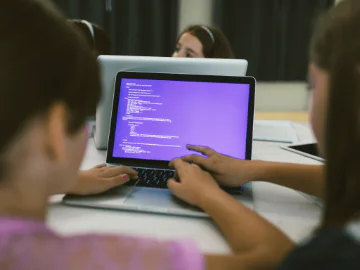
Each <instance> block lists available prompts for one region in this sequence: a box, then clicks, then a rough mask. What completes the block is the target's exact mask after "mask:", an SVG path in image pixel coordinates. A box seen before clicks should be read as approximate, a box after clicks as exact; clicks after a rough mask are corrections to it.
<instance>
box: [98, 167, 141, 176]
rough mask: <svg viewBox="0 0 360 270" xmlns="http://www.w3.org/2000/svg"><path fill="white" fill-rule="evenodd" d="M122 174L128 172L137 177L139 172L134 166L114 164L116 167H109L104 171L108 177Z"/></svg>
mask: <svg viewBox="0 0 360 270" xmlns="http://www.w3.org/2000/svg"><path fill="white" fill-rule="evenodd" d="M121 174H127V175H129V176H130V177H135V176H137V175H138V172H137V171H135V170H134V169H132V168H129V167H126V166H114V167H108V168H106V169H105V171H104V175H105V176H106V177H114V176H118V175H121Z"/></svg>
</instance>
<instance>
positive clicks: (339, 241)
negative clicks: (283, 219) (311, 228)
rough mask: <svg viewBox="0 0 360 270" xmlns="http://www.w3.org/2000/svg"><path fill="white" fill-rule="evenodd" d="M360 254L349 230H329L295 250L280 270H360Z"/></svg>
mask: <svg viewBox="0 0 360 270" xmlns="http://www.w3.org/2000/svg"><path fill="white" fill-rule="evenodd" d="M359 254H360V245H359V242H358V240H357V239H356V237H354V235H352V234H351V233H350V232H349V231H348V230H344V229H341V228H333V229H327V230H325V231H323V232H320V233H318V234H317V235H316V236H315V237H313V238H312V239H311V240H310V241H308V242H307V243H305V244H303V245H301V246H299V247H298V248H297V249H295V250H294V251H293V252H292V253H291V254H290V255H289V256H288V257H287V258H286V260H285V261H284V262H283V264H282V265H281V266H280V267H279V268H278V269H279V270H288V269H291V270H297V269H299V270H300V269H308V270H312V269H314V270H315V269H329V270H340V269H346V270H352V269H359V265H360V255H359Z"/></svg>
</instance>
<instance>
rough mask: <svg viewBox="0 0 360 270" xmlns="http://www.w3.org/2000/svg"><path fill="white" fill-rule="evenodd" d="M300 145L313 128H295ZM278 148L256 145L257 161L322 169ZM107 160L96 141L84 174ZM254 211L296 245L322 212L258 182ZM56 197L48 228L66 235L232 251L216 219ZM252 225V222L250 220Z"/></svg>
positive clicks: (284, 190)
mask: <svg viewBox="0 0 360 270" xmlns="http://www.w3.org/2000/svg"><path fill="white" fill-rule="evenodd" d="M294 126H295V128H296V131H297V133H298V136H299V138H300V140H309V138H311V133H310V131H309V129H308V127H307V126H305V125H300V124H294ZM279 146H280V144H278V143H269V142H254V148H253V157H254V159H262V160H270V161H283V162H298V163H306V164H318V162H317V161H314V160H311V159H308V158H306V157H303V156H300V155H296V154H293V153H291V152H287V151H284V150H281V149H280V148H279ZM104 161H105V152H99V151H97V150H96V149H95V147H94V143H93V140H92V139H90V140H89V142H88V149H87V152H86V156H85V160H84V162H83V164H82V169H87V168H90V167H92V166H94V165H96V164H99V163H103V162H104ZM253 190H254V208H255V211H257V212H258V213H259V214H260V215H261V216H263V217H264V218H266V219H268V220H269V221H270V222H272V223H273V224H275V225H276V226H278V227H279V228H280V229H281V230H283V231H284V232H285V233H286V234H287V235H289V236H290V237H291V238H292V239H293V240H294V241H299V240H301V239H303V238H304V237H306V236H307V235H308V234H309V233H311V231H312V230H313V229H314V228H315V227H316V225H317V223H318V221H319V217H320V210H321V209H320V208H319V207H318V206H317V205H315V204H313V203H311V202H310V201H308V200H307V199H305V198H304V197H303V196H302V195H300V194H299V193H298V192H296V191H293V190H290V189H287V188H283V187H280V186H276V185H272V184H268V183H262V182H256V183H254V184H253ZM60 199H61V198H60V197H59V196H57V197H54V198H53V199H52V203H51V206H50V209H49V215H48V220H47V222H48V224H49V226H50V227H51V228H53V229H55V230H56V231H57V232H59V233H61V234H63V235H71V234H75V233H89V232H91V233H114V234H127V235H136V236H146V237H155V238H157V239H179V238H188V239H192V240H193V241H195V242H196V243H197V244H198V246H199V247H200V249H201V250H203V251H204V252H213V253H228V252H229V251H230V250H229V246H228V245H227V243H226V241H225V239H224V238H223V236H222V235H221V233H220V232H219V231H218V230H217V228H216V227H215V225H214V224H213V222H212V221H211V220H210V219H204V218H203V219H198V218H187V217H176V216H165V215H155V214H144V213H133V212H121V211H106V210H96V209H87V208H75V207H69V206H64V205H62V204H61V203H60ZM244 222H246V221H244Z"/></svg>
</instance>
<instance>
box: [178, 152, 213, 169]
mask: <svg viewBox="0 0 360 270" xmlns="http://www.w3.org/2000/svg"><path fill="white" fill-rule="evenodd" d="M181 159H182V160H183V161H185V162H188V163H195V164H198V165H200V166H203V167H206V165H207V162H208V159H207V158H204V157H202V156H199V155H191V156H185V157H182V158H181Z"/></svg>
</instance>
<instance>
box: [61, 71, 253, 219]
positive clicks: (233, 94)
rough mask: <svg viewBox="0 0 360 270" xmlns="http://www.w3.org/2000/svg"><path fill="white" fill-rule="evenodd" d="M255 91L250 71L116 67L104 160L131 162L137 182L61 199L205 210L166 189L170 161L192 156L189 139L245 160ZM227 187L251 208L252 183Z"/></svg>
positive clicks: (165, 210) (155, 209) (190, 212)
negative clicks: (232, 73) (230, 72)
mask: <svg viewBox="0 0 360 270" xmlns="http://www.w3.org/2000/svg"><path fill="white" fill-rule="evenodd" d="M254 94H255V80H254V79H253V78H250V77H222V76H205V75H178V74H177V75H174V74H161V73H131V72H120V73H118V74H117V77H116V84H115V92H114V103H113V111H112V116H111V127H110V133H109V144H108V152H107V163H108V164H109V165H112V166H117V165H120V164H121V165H126V166H130V167H133V168H135V169H136V170H137V171H138V172H139V181H136V182H135V181H130V182H128V183H127V184H126V185H125V186H121V187H118V188H115V189H113V190H111V191H109V192H107V193H105V194H101V195H97V196H86V197H80V196H66V197H65V198H64V203H65V204H69V205H76V206H87V207H97V208H106V209H119V210H131V211H143V212H152V213H162V214H174V215H185V216H197V217H201V216H207V214H206V213H204V212H202V211H201V210H200V209H196V208H194V207H191V206H189V205H187V204H186V203H183V202H181V201H180V200H178V199H176V198H174V197H173V196H172V195H171V194H170V191H169V190H168V189H167V186H166V184H167V180H168V179H169V178H171V177H173V176H174V171H173V170H171V169H169V168H168V164H169V161H171V160H172V159H174V158H178V157H182V156H184V155H188V154H191V152H189V151H188V150H187V149H186V145H187V144H193V145H206V146H210V147H211V148H213V149H215V150H216V151H218V152H220V153H223V154H226V155H229V156H232V157H235V158H238V159H251V150H252V131H253V115H254ZM135 185H136V186H135ZM224 189H225V188H224ZM225 190H226V191H227V192H229V193H230V194H232V195H233V196H234V197H236V199H238V200H239V201H241V202H243V203H244V204H245V205H247V206H248V207H250V208H252V207H253V199H252V191H251V185H245V186H242V187H238V188H232V189H225Z"/></svg>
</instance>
